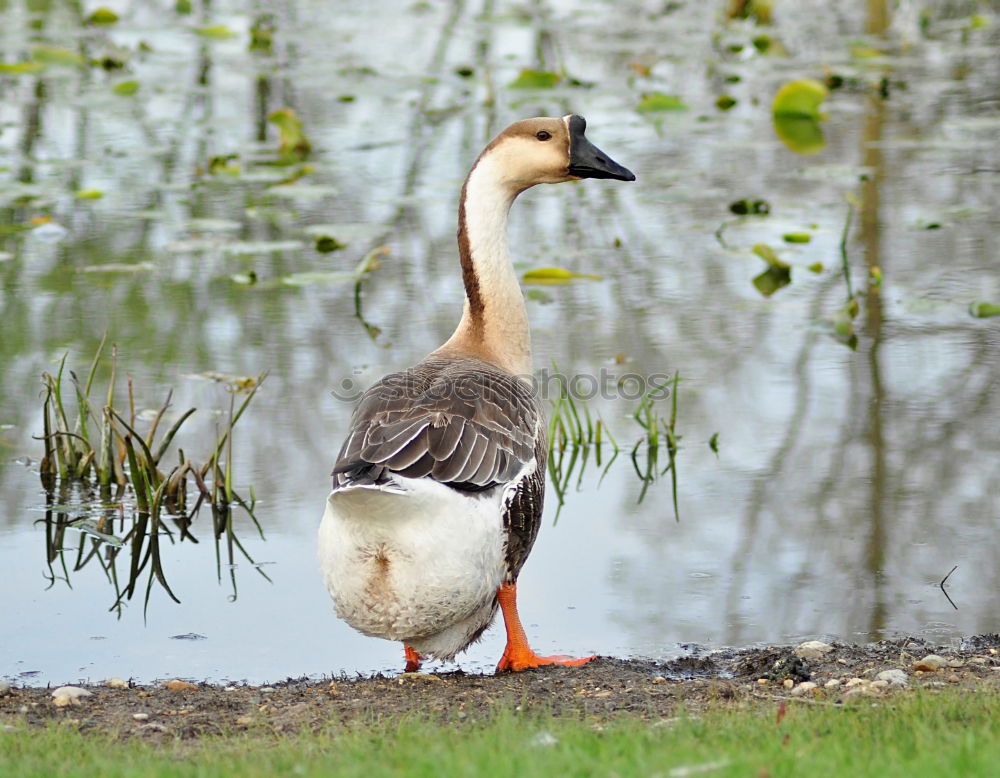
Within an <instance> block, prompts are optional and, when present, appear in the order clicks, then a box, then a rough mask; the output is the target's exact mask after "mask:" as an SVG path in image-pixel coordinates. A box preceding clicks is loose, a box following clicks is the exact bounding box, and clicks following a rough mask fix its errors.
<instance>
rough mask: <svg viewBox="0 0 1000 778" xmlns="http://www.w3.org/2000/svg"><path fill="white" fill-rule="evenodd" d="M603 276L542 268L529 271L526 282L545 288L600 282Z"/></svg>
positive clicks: (562, 269) (555, 268) (563, 269)
mask: <svg viewBox="0 0 1000 778" xmlns="http://www.w3.org/2000/svg"><path fill="white" fill-rule="evenodd" d="M602 278H603V276H599V275H594V274H592V273H574V272H573V271H571V270H566V269H565V268H561V267H541V268H538V269H537V270H529V271H528V272H527V273H525V274H524V280H525V282H526V283H529V284H541V285H543V286H555V285H557V284H566V283H569V282H570V281H575V280H587V281H600V280H601V279H602Z"/></svg>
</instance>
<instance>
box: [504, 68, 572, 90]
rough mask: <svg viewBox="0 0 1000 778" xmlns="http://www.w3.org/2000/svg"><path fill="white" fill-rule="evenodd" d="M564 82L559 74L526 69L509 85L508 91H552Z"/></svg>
mask: <svg viewBox="0 0 1000 778" xmlns="http://www.w3.org/2000/svg"><path fill="white" fill-rule="evenodd" d="M561 80H562V76H560V75H559V74H558V73H549V72H546V71H544V70H531V69H530V68H525V69H524V70H522V71H521V73H520V74H519V75H518V77H517V78H515V79H514V80H513V81H511V82H510V83H509V84H507V88H508V89H552V87H554V86H555V85H556V84H558V83H559V82H560V81H561Z"/></svg>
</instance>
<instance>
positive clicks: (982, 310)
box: [969, 300, 1000, 319]
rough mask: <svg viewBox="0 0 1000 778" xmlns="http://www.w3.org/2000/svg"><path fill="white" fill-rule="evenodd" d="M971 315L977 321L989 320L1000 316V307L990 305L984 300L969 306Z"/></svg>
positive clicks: (993, 304)
mask: <svg viewBox="0 0 1000 778" xmlns="http://www.w3.org/2000/svg"><path fill="white" fill-rule="evenodd" d="M969 315H970V316H975V317H976V318H977V319H988V318H990V317H992V316H1000V305H997V304H996V303H988V302H984V301H982V300H980V301H977V302H974V303H970V304H969Z"/></svg>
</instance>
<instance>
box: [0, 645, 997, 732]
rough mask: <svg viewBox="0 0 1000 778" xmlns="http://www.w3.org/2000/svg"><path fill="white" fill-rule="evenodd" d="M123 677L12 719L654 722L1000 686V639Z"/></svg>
mask: <svg viewBox="0 0 1000 778" xmlns="http://www.w3.org/2000/svg"><path fill="white" fill-rule="evenodd" d="M115 683H116V685H117V686H120V687H124V688H116V686H109V685H108V684H107V683H105V684H95V685H87V686H84V687H74V688H83V689H85V691H86V692H89V694H84V695H83V696H79V697H77V698H76V699H75V700H73V699H67V700H65V701H63V702H62V703H61V704H59V701H58V700H57V699H55V698H54V697H53V691H54V689H53V688H52V687H31V686H26V687H18V686H13V687H12V688H10V689H9V690H6V691H5V692H4V693H3V696H0V726H7V727H10V726H14V727H18V726H25V725H26V726H28V727H38V726H46V725H48V724H49V723H51V722H55V721H63V722H65V723H67V724H69V725H71V726H74V727H76V728H79V729H80V730H82V731H85V732H96V733H107V734H111V735H114V736H120V737H141V738H152V739H155V740H163V739H177V738H200V737H204V736H209V735H235V734H239V733H245V732H247V731H248V730H249V731H264V732H269V733H291V732H298V731H301V730H303V729H306V730H320V729H323V728H327V727H329V726H331V725H333V726H337V725H352V724H362V723H366V722H376V721H382V722H384V721H394V720H398V719H399V718H401V717H406V716H417V717H423V718H430V719H432V720H439V721H453V722H476V721H482V720H485V719H488V718H489V717H490V716H491V715H492V714H493V713H494V712H496V711H500V710H515V711H520V712H537V713H543V714H546V715H554V716H573V717H585V718H587V719H588V720H593V721H595V722H601V721H607V720H611V719H614V718H616V717H619V716H623V715H624V716H634V717H638V718H641V719H644V720H649V721H653V722H655V721H658V720H663V719H667V718H670V717H672V716H675V715H676V714H677V712H678V711H679V710H680V709H681V708H682V707H683V709H684V710H686V711H689V712H697V711H698V710H703V709H705V708H708V707H720V706H721V707H732V708H748V707H755V706H769V705H774V704H775V703H781V702H785V703H787V704H796V703H801V704H813V705H817V704H819V705H843V704H851V703H852V701H857V700H861V701H870V700H872V699H877V698H888V697H891V696H892V695H894V694H904V693H910V692H913V691H914V690H918V689H924V690H930V691H932V692H933V691H934V690H939V689H944V688H964V689H968V690H969V691H970V692H971V691H992V692H1000V635H996V634H993V635H980V636H975V637H968V638H964V639H963V640H962V641H961V643H960V644H959V645H958V646H955V647H944V646H940V645H935V644H932V643H930V642H927V641H925V640H922V639H920V638H915V637H911V638H902V639H898V640H891V641H883V642H880V643H872V644H868V645H847V644H841V643H834V644H832V645H827V644H823V643H815V642H810V643H803V644H800V645H799V646H768V647H763V648H751V649H744V650H720V651H712V652H700V651H697V650H695V651H693V652H692V653H691V654H689V655H687V656H683V657H680V658H678V659H674V660H671V661H667V662H656V661H650V660H642V659H628V660H623V659H613V658H608V657H598V658H597V659H595V660H594V661H592V662H590V663H589V664H587V665H585V666H583V667H577V668H555V667H549V668H542V669H539V670H534V671H528V672H524V673H518V674H509V673H507V674H500V675H472V674H467V673H464V672H461V671H457V672H449V673H441V674H433V673H414V674H399V675H395V676H385V675H377V676H374V677H371V678H348V677H340V678H334V679H326V680H319V681H317V680H315V679H299V680H295V679H288V680H286V681H284V682H281V683H275V684H272V685H270V686H220V685H212V684H195V683H190V682H186V681H181V680H177V681H171V682H165V683H160V684H156V685H133V684H131V683H129V682H127V681H126V682H124V683H120V684H119V683H117V682H115ZM72 694H79V692H72Z"/></svg>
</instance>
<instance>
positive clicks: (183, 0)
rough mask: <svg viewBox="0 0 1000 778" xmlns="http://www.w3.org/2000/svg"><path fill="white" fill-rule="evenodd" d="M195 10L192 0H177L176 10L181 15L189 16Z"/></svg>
mask: <svg viewBox="0 0 1000 778" xmlns="http://www.w3.org/2000/svg"><path fill="white" fill-rule="evenodd" d="M193 10H194V8H193V3H192V0H177V2H176V3H174V11H175V12H176V13H177V14H178V15H180V16H187V15H188V14H190V13H191V12H192V11H193Z"/></svg>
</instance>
